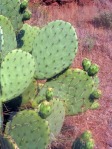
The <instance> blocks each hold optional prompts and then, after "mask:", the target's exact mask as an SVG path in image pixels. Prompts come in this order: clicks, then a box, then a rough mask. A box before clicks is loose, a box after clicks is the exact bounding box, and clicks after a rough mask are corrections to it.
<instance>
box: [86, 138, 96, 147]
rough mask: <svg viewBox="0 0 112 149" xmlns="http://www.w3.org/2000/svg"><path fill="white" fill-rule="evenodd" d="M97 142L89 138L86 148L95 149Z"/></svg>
mask: <svg viewBox="0 0 112 149" xmlns="http://www.w3.org/2000/svg"><path fill="white" fill-rule="evenodd" d="M94 146H95V143H94V140H93V139H89V140H88V141H87V142H86V149H94Z"/></svg>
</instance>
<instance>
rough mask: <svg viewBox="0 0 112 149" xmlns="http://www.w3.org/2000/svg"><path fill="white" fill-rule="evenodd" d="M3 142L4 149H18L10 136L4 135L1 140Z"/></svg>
mask: <svg viewBox="0 0 112 149" xmlns="http://www.w3.org/2000/svg"><path fill="white" fill-rule="evenodd" d="M3 139H4V140H3V142H4V149H20V148H19V147H18V146H17V144H16V142H15V141H14V140H13V139H12V138H11V136H8V135H4V138H3Z"/></svg>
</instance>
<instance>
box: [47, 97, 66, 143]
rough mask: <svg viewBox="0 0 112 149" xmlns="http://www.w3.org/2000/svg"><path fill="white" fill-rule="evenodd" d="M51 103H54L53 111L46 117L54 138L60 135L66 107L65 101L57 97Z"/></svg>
mask: <svg viewBox="0 0 112 149" xmlns="http://www.w3.org/2000/svg"><path fill="white" fill-rule="evenodd" d="M50 103H51V104H52V113H51V114H50V115H49V116H48V117H47V118H46V120H47V121H48V123H49V127H50V131H51V140H53V138H55V137H57V136H58V135H59V133H60V131H61V128H62V126H63V122H64V118H65V107H64V105H63V102H62V101H60V100H59V99H56V98H54V99H53V100H51V101H50ZM52 136H53V137H52Z"/></svg>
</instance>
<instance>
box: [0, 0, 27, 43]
mask: <svg viewBox="0 0 112 149" xmlns="http://www.w3.org/2000/svg"><path fill="white" fill-rule="evenodd" d="M23 1H26V0H22V1H20V0H10V2H9V0H0V15H4V16H5V17H7V18H9V20H10V21H11V23H12V25H13V27H14V30H15V31H18V30H19V29H20V28H21V27H22V25H23V19H24V18H23V16H24V13H25V12H26V10H25V9H26V7H24V9H23V7H22V5H21V4H22V2H23ZM27 2H28V0H27ZM11 43H12V42H11Z"/></svg>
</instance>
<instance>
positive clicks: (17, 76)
mask: <svg viewBox="0 0 112 149" xmlns="http://www.w3.org/2000/svg"><path fill="white" fill-rule="evenodd" d="M34 72H35V62H34V59H33V57H32V55H30V54H29V53H27V52H25V51H22V50H13V51H12V52H9V53H8V54H7V55H6V56H5V58H4V61H3V62H2V64H1V87H2V97H1V101H2V102H5V101H8V100H10V99H12V98H14V97H17V96H18V95H20V94H21V93H22V92H23V91H24V90H25V89H26V88H27V87H28V85H29V84H30V83H31V81H32V78H33V76H34Z"/></svg>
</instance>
